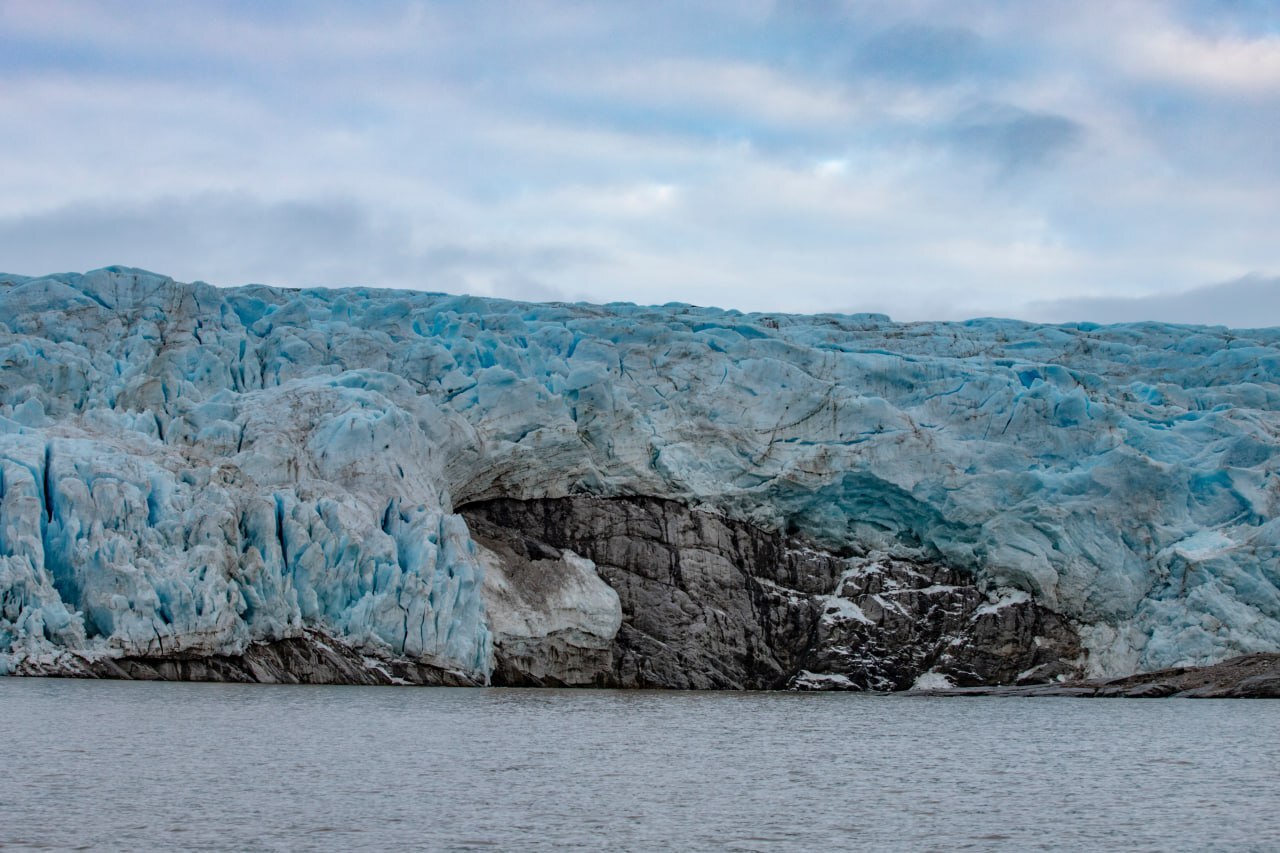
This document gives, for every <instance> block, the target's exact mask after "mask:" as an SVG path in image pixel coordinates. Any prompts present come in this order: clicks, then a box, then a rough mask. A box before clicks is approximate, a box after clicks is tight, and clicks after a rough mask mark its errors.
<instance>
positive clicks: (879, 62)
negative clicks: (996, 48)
mask: <svg viewBox="0 0 1280 853" xmlns="http://www.w3.org/2000/svg"><path fill="white" fill-rule="evenodd" d="M985 59H986V57H985V55H984V44H983V40H982V39H981V38H980V37H979V36H978V35H977V34H976V33H975V32H973V31H972V30H969V29H966V28H964V27H956V26H935V25H930V24H919V23H904V24H898V25H895V26H892V27H890V28H888V29H886V30H884V31H882V32H880V33H877V34H876V35H874V36H872V37H871V38H869V39H867V41H866V42H865V43H864V44H863V45H862V47H861V50H859V51H858V53H857V58H856V63H855V64H856V67H858V68H861V69H864V70H867V71H871V72H874V73H879V74H885V75H888V76H892V77H902V78H905V79H908V80H915V81H920V82H927V83H941V82H953V81H954V80H955V79H956V77H957V76H958V75H962V74H967V73H970V72H972V71H975V70H978V69H979V68H980V67H981V66H982V65H983V63H984V61H985Z"/></svg>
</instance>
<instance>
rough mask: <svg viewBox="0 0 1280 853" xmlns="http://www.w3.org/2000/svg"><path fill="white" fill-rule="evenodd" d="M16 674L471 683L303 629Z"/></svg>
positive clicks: (68, 661)
mask: <svg viewBox="0 0 1280 853" xmlns="http://www.w3.org/2000/svg"><path fill="white" fill-rule="evenodd" d="M18 674H20V675H48V676H55V677H67V678H120V679H129V680H134V681H233V682H247V683H260V684H364V685H377V684H421V685H447V686H459V687H460V686H471V685H474V684H475V682H474V681H472V680H470V679H468V678H467V677H466V676H465V675H462V674H461V673H457V672H451V671H448V670H443V669H440V668H438V667H434V666H430V665H428V664H423V663H419V662H416V661H410V660H404V659H398V658H388V659H386V660H382V659H376V658H370V657H366V656H364V655H361V654H360V653H359V652H357V651H356V650H354V649H352V648H351V647H349V646H347V645H345V644H344V643H342V642H340V641H339V640H336V639H334V638H333V637H330V636H327V635H325V634H321V633H320V632H318V631H312V630H308V631H306V633H305V634H304V635H303V636H301V637H293V638H289V639H285V640H276V641H274V642H270V643H254V644H252V645H250V646H249V647H248V648H247V649H245V651H244V654H241V655H198V654H180V655H171V656H149V657H120V658H86V657H81V656H79V655H74V654H68V655H64V656H63V657H61V658H59V659H58V660H57V661H56V662H51V663H50V665H48V666H39V665H32V666H30V667H28V668H27V669H26V670H25V671H22V672H20V673H18Z"/></svg>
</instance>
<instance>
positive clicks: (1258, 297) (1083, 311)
mask: <svg viewBox="0 0 1280 853" xmlns="http://www.w3.org/2000/svg"><path fill="white" fill-rule="evenodd" d="M1032 310H1033V311H1034V313H1035V314H1036V316H1038V317H1040V318H1042V319H1045V320H1049V321H1051V322H1059V323H1065V322H1072V321H1089V322H1094V323H1130V322H1138V321H1141V320H1159V321H1161V322H1165V323H1190V324H1197V325H1199V324H1212V325H1223V326H1231V327H1233V328H1241V329H1245V328H1260V327H1264V326H1280V277H1276V278H1268V277H1266V276H1261V275H1256V274H1255V275H1248V276H1244V277H1243V278H1238V279H1234V280H1232V281H1225V282H1221V283H1218V284H1208V285H1204V286H1202V287H1196V288H1192V289H1191V290H1184V291H1179V292H1175V293H1156V294H1150V295H1148V296H1134V297H1123V296H1122V297H1115V296H1112V297H1106V296H1102V297H1073V298H1068V299H1059V300H1053V301H1050V302H1042V303H1039V304H1037V305H1034V306H1032Z"/></svg>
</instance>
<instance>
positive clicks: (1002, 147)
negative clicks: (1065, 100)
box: [944, 104, 1084, 174]
mask: <svg viewBox="0 0 1280 853" xmlns="http://www.w3.org/2000/svg"><path fill="white" fill-rule="evenodd" d="M944 135H945V137H946V138H947V139H948V140H949V141H950V142H951V143H952V144H954V145H956V146H957V147H959V148H961V149H963V150H969V151H973V152H977V153H980V154H983V155H985V156H987V157H990V158H991V159H992V160H994V161H995V162H996V163H997V164H999V166H1000V168H1001V170H1002V171H1003V172H1005V173H1007V174H1012V173H1016V172H1020V171H1023V170H1025V169H1039V168H1043V167H1044V166H1047V165H1049V164H1051V163H1053V162H1054V161H1055V160H1057V159H1058V158H1059V157H1061V156H1062V155H1063V154H1065V153H1066V152H1068V151H1070V150H1071V149H1072V148H1075V147H1076V146H1077V145H1079V144H1080V142H1081V141H1082V140H1083V138H1084V128H1083V126H1081V125H1080V124H1079V123H1078V122H1076V121H1073V120H1072V119H1069V118H1067V117H1066V116H1061V115H1055V114H1053V113H1040V112H1031V111H1029V110H1024V109H1021V108H1019V107H1015V106H1012V105H1010V104H981V105H978V106H974V107H971V108H970V109H968V110H966V111H965V112H963V113H962V114H961V115H960V116H958V117H957V118H956V119H955V121H954V122H953V123H952V124H951V125H950V126H949V127H948V128H947V129H946V130H945V131H944Z"/></svg>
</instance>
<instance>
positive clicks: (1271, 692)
mask: <svg viewBox="0 0 1280 853" xmlns="http://www.w3.org/2000/svg"><path fill="white" fill-rule="evenodd" d="M925 692H927V693H929V694H930V695H937V696H1083V697H1089V698H1098V699H1159V698H1164V697H1168V696H1173V697H1179V698H1184V699H1280V654H1270V653H1258V654H1252V655H1241V656H1240V657H1235V658H1231V659H1230V660H1226V661H1223V662H1222V663H1218V664H1213V665H1211V666H1193V667H1181V668H1177V669H1161V670H1156V671H1155V672H1144V673H1140V674H1138V675H1131V676H1129V677H1128V678H1117V679H1113V680H1111V681H1064V682H1059V683H1056V684H1046V685H1038V686H1013V687H1003V686H997V687H973V688H968V689H961V690H934V691H925Z"/></svg>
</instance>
